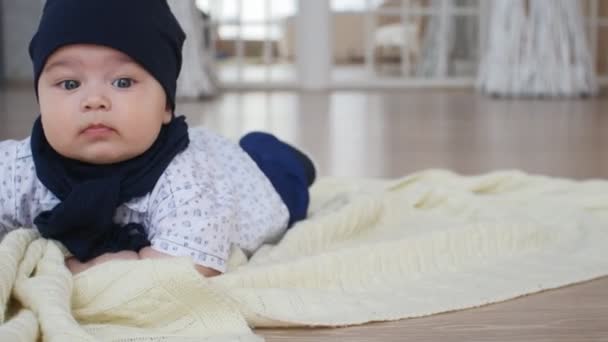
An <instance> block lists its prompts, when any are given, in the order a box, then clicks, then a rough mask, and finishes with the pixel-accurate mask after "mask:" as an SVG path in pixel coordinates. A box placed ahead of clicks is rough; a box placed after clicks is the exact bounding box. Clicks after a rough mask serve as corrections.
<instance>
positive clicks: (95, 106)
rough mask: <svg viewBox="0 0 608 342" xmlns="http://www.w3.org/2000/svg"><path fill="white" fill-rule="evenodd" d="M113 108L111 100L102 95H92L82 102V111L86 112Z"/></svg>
mask: <svg viewBox="0 0 608 342" xmlns="http://www.w3.org/2000/svg"><path fill="white" fill-rule="evenodd" d="M110 107H111V104H110V100H109V99H108V98H107V97H106V96H104V95H101V94H91V95H88V96H86V97H85V98H84V99H83V100H82V109H83V110H84V111H91V110H102V111H106V110H109V109H110Z"/></svg>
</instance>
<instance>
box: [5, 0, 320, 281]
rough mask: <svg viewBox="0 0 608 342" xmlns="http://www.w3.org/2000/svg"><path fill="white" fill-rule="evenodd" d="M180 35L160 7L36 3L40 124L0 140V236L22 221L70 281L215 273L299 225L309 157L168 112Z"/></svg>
mask: <svg viewBox="0 0 608 342" xmlns="http://www.w3.org/2000/svg"><path fill="white" fill-rule="evenodd" d="M184 39H185V34H184V33H183V31H182V29H181V27H180V25H179V23H178V22H177V21H176V19H175V17H174V16H173V14H172V13H171V11H170V9H169V7H168V5H167V3H166V0H86V1H82V0H48V1H47V3H46V5H45V7H44V12H43V15H42V18H41V21H40V25H39V28H38V31H37V32H36V34H35V35H34V37H33V39H32V41H31V43H30V56H31V58H32V62H33V66H34V75H35V87H36V94H37V96H38V102H39V105H40V118H39V119H38V120H37V121H36V122H35V123H34V127H33V129H32V134H31V137H30V138H28V139H26V140H23V141H5V142H1V143H0V184H1V188H0V189H1V191H0V237H1V236H3V235H4V234H6V232H8V231H10V230H12V229H16V228H19V227H35V228H37V229H38V230H39V232H40V233H41V235H42V236H43V237H46V238H49V239H55V240H57V241H60V242H61V243H62V244H63V245H64V246H65V247H66V248H67V249H68V250H69V251H70V252H71V254H72V255H73V256H71V257H70V258H68V259H67V260H66V264H67V266H68V268H70V270H71V271H72V272H73V273H78V272H81V271H83V270H85V269H87V268H89V267H91V266H94V265H97V264H99V263H102V262H105V261H108V260H115V259H140V258H157V257H172V256H173V257H176V256H179V257H190V258H192V260H193V262H194V264H195V265H196V268H197V270H198V271H199V272H200V273H201V274H203V275H205V276H213V275H217V274H220V273H222V272H225V271H226V262H227V260H228V258H229V254H230V250H231V247H232V246H233V245H235V246H238V247H240V248H241V249H243V250H244V251H246V252H248V253H252V252H253V251H255V250H256V249H257V248H258V247H259V246H260V245H262V244H264V243H267V242H274V241H276V240H277V239H279V238H280V237H281V235H282V234H283V233H284V232H285V230H286V229H287V228H288V227H289V226H290V225H292V224H293V223H294V222H296V221H298V220H301V219H303V218H305V216H306V211H307V208H308V202H309V194H308V187H309V186H310V185H311V184H312V182H313V181H314V178H315V170H314V166H313V164H312V162H311V161H310V160H309V159H308V158H307V157H306V156H305V155H304V154H302V153H301V152H299V151H298V150H296V149H295V148H293V147H291V146H289V145H287V144H285V143H283V142H281V141H279V140H278V139H276V138H275V137H274V136H272V135H270V134H265V133H250V134H248V135H247V136H245V137H244V138H242V139H241V141H240V144H239V145H240V146H239V145H237V144H234V143H232V142H230V141H228V140H227V139H225V138H222V137H221V136H219V135H216V134H214V133H212V132H211V131H209V130H207V129H204V128H198V129H188V126H187V124H186V122H185V119H184V117H176V116H175V114H174V110H175V88H176V81H177V78H178V75H179V73H180V69H181V63H182V55H181V49H182V45H183V42H184Z"/></svg>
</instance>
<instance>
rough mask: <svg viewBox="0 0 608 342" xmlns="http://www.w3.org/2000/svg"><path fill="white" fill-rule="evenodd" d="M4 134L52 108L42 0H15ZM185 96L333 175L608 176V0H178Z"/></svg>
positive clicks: (189, 109)
mask: <svg viewBox="0 0 608 342" xmlns="http://www.w3.org/2000/svg"><path fill="white" fill-rule="evenodd" d="M0 1H1V2H0V4H1V6H0V11H1V12H0V42H1V44H0V80H1V84H2V87H3V90H2V91H0V101H2V103H1V104H0V114H1V116H0V139H8V138H22V137H24V136H26V135H27V134H28V133H29V129H30V126H31V121H32V120H33V118H35V116H36V115H37V108H36V101H35V97H34V95H33V91H32V90H33V88H32V85H31V82H32V81H31V79H32V71H31V63H30V60H29V56H28V54H27V44H28V43H29V40H30V38H31V35H32V33H33V32H34V31H35V29H36V25H37V20H38V18H39V16H40V13H41V9H42V6H43V2H44V1H41V0H18V1H17V0H0ZM169 3H170V4H171V6H172V8H173V10H174V13H175V14H176V16H177V17H178V19H179V20H180V22H181V23H182V26H183V27H184V29H185V31H186V32H187V34H188V37H189V39H188V42H187V44H186V46H185V48H184V56H185V58H184V69H183V72H182V76H181V77H180V82H179V96H180V102H179V105H178V111H179V112H180V113H183V114H185V115H186V116H187V117H188V119H189V122H190V124H191V125H193V126H195V125H207V126H210V127H212V128H213V129H216V130H217V131H219V132H220V133H222V134H225V135H227V136H230V137H234V138H237V137H238V136H239V135H241V134H243V133H244V132H247V131H251V130H256V129H262V130H267V131H272V132H274V133H276V134H278V135H280V136H282V137H283V138H284V139H286V140H288V141H290V142H292V143H295V144H298V145H300V146H302V147H303V148H305V149H307V150H309V151H310V152H311V153H312V154H313V155H315V156H316V159H317V163H318V164H319V165H318V166H319V168H320V170H321V174H324V175H336V176H379V177H394V176H399V175H402V174H405V173H407V172H412V171H416V170H419V169H423V168H435V167H437V168H450V169H454V170H456V171H459V172H465V173H479V172H485V171H490V170H494V169H498V168H517V169H522V170H524V171H529V172H539V173H547V174H553V175H560V176H571V177H578V178H583V177H606V176H608V157H607V155H606V152H604V151H605V150H606V149H605V148H604V147H605V146H607V145H606V144H605V143H606V140H607V139H606V138H604V135H605V132H606V128H608V123H607V122H606V119H605V114H604V112H605V109H604V108H605V100H604V97H603V96H602V92H601V90H602V88H603V86H605V85H606V84H608V0H485V1H484V0H481V1H480V0H306V1H303V0H301V1H297V0H247V1H245V0H196V1H194V0H192V1H190V0H170V1H169Z"/></svg>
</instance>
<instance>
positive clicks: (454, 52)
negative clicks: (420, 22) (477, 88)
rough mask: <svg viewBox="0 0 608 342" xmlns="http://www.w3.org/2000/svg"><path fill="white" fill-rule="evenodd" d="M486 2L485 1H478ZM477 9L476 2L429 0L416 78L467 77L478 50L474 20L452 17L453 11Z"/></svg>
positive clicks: (473, 18) (472, 69)
mask: <svg viewBox="0 0 608 342" xmlns="http://www.w3.org/2000/svg"><path fill="white" fill-rule="evenodd" d="M482 1H486V0H482ZM476 6H477V2H476V0H430V2H429V8H430V9H431V10H432V12H433V13H435V15H433V16H430V17H429V19H428V24H427V26H426V29H425V33H424V36H423V38H422V54H421V60H420V64H419V65H418V66H417V69H416V75H417V76H418V77H424V78H445V77H450V76H470V75H471V74H472V73H474V68H473V65H475V62H476V56H477V49H478V45H479V44H478V42H479V39H478V33H479V32H478V30H479V27H478V24H477V23H478V20H477V17H473V16H467V17H463V16H456V15H454V14H453V13H452V12H453V11H454V9H456V8H459V7H460V8H463V7H469V8H473V7H476Z"/></svg>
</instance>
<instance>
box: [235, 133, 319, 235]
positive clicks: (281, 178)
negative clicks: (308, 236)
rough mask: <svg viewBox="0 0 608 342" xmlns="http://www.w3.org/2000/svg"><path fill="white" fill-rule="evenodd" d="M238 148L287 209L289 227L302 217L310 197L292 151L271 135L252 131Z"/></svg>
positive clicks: (304, 216) (302, 167)
mask: <svg viewBox="0 0 608 342" xmlns="http://www.w3.org/2000/svg"><path fill="white" fill-rule="evenodd" d="M239 145H240V146H241V148H242V149H243V150H245V152H247V154H249V156H250V157H251V159H253V161H254V162H255V163H256V164H257V165H258V167H259V168H260V170H262V172H263V173H264V174H265V175H266V177H267V178H268V179H269V180H270V182H271V183H272V186H273V187H274V189H275V190H276V191H277V192H278V194H279V196H281V199H282V200H283V202H284V203H285V205H286V206H287V209H288V210H289V226H290V227H291V226H292V225H293V224H294V223H296V222H298V221H300V220H303V219H305V218H306V213H307V211H308V205H309V202H310V195H309V193H308V183H309V181H308V179H307V176H306V170H305V166H304V165H303V163H302V161H301V159H300V158H298V156H297V153H296V152H294V148H293V147H291V146H289V145H288V144H286V143H284V142H282V141H280V140H279V139H277V138H276V137H275V136H273V135H272V134H268V133H262V132H254V133H249V134H247V135H245V136H244V137H243V138H241V140H240V141H239Z"/></svg>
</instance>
